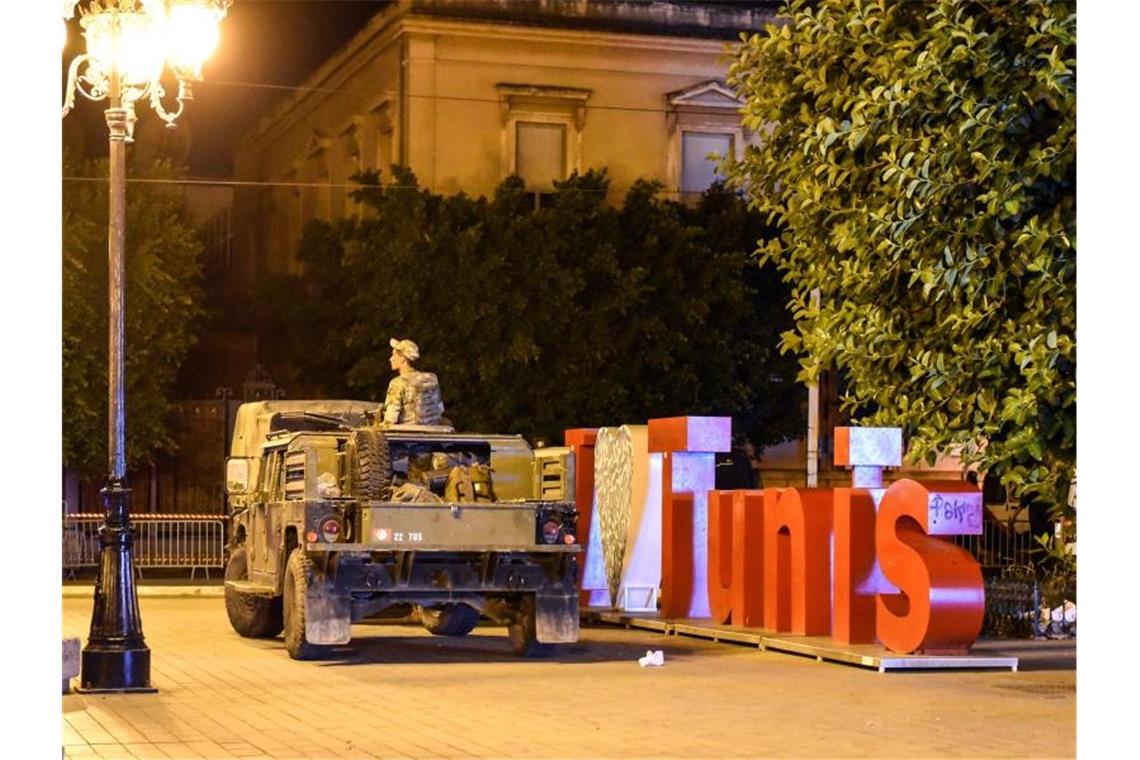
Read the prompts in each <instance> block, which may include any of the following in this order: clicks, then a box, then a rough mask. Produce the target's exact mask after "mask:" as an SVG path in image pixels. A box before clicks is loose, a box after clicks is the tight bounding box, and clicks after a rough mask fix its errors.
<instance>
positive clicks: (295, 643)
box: [283, 549, 328, 660]
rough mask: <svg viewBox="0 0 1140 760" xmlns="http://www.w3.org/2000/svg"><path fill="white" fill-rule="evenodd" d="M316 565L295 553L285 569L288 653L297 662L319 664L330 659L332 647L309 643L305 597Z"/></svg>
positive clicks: (298, 552) (297, 551)
mask: <svg viewBox="0 0 1140 760" xmlns="http://www.w3.org/2000/svg"><path fill="white" fill-rule="evenodd" d="M312 571H313V563H312V561H311V560H309V558H308V557H306V556H305V553H304V552H303V551H302V550H301V549H294V550H293V553H292V554H290V555H289V562H288V564H287V565H286V567H285V594H284V596H285V598H284V605H283V606H284V610H285V616H284V617H285V649H286V651H288V652H289V656H290V657H292V658H293V659H294V660H316V659H320V658H321V657H322V656H325V655H327V653H328V647H325V646H318V645H317V644H310V643H309V642H308V641H307V640H306V639H305V597H306V595H307V594H308V590H309V577H310V575H311V573H312Z"/></svg>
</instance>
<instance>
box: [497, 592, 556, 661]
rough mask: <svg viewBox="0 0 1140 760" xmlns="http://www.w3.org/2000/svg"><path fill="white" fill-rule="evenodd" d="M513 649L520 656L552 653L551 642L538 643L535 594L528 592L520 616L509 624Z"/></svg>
mask: <svg viewBox="0 0 1140 760" xmlns="http://www.w3.org/2000/svg"><path fill="white" fill-rule="evenodd" d="M507 638H508V639H510V642H511V651H512V652H514V654H515V655H517V656H518V657H535V656H540V655H545V654H549V653H550V645H549V644H540V643H538V636H537V634H536V633H535V611H534V594H527V595H526V596H524V597H523V598H522V603H521V604H520V605H519V611H518V617H516V618H515V620H514V622H512V623H511V624H510V625H508V626H507Z"/></svg>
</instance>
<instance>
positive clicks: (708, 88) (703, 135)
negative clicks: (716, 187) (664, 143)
mask: <svg viewBox="0 0 1140 760" xmlns="http://www.w3.org/2000/svg"><path fill="white" fill-rule="evenodd" d="M665 102H666V106H667V107H666V127H667V129H668V131H669V141H670V145H671V149H670V151H669V169H668V171H669V176H670V177H671V178H672V179H671V181H672V183H673V189H674V192H675V193H676V194H677V196H678V197H679V198H680V200H682V201H685V202H689V203H691V202H693V201H694V200H696V198H697V196H699V195H700V193H703V192H704V191H705V190H707V189H708V187H709V185H711V184H713V183H714V182H715V181H717V180H718V179H721V174H720V172H719V171H718V170H717V161H714V160H710V159H709V156H710V155H711V154H716V155H717V156H718V160H719V159H724V158H728V159H730V160H737V161H739V160H740V158H741V156H742V154H743V147H744V144H745V143H746V142H749V143H751V142H752V141H753V136H752V135H751V134H750V133H748V132H746V131H745V130H744V128H743V126H742V125H741V123H740V107H741V105H742V102H741V100H740V99H739V98H738V97H737V96H736V93H734V92H733V91H732V90H730V89H728V87H726V86H725V85H724V83H722V82H719V81H717V80H710V81H707V82H701V83H700V84H696V85H693V86H691V87H686V88H685V89H683V90H677V91H676V92H670V93H667V94H666V95H665Z"/></svg>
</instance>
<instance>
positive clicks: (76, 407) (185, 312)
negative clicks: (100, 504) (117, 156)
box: [63, 159, 202, 477]
mask: <svg viewBox="0 0 1140 760" xmlns="http://www.w3.org/2000/svg"><path fill="white" fill-rule="evenodd" d="M64 163H65V168H64V173H65V175H70V176H83V177H106V176H107V162H106V161H89V162H77V161H72V160H71V159H65V162H64ZM133 174H134V175H135V176H143V177H146V178H150V179H170V178H172V177H173V176H175V175H174V172H173V171H172V170H171V169H170V167H169V166H166V165H161V164H160V165H156V166H154V167H153V168H152V169H150V170H147V171H143V172H141V173H140V172H139V171H137V170H136V171H134V172H133ZM156 188H162V185H151V184H146V185H135V184H131V185H129V186H128V187H127V208H126V231H127V251H126V273H125V276H126V292H125V296H124V297H125V301H126V358H125V361H126V367H125V372H126V378H125V380H126V409H127V415H126V418H127V429H126V443H127V466H128V468H129V467H131V466H132V465H134V464H136V463H138V462H140V461H145V460H148V459H149V458H150V457H151V456H152V455H153V453H154V451H155V450H157V449H163V448H169V447H170V445H171V444H170V439H169V436H168V434H167V412H168V409H169V398H170V392H171V389H172V387H173V385H174V380H175V377H176V375H177V373H178V369H179V366H180V365H181V363H182V360H183V359H184V358H185V356H186V353H187V351H188V350H189V349H190V346H191V345H193V343H194V342H195V339H196V336H195V332H194V325H195V320H196V319H197V318H198V317H200V316H201V315H202V307H201V300H202V295H201V290H200V287H199V279H200V265H199V261H198V257H199V254H200V252H201V250H202V245H201V242H200V241H199V240H198V237H197V233H196V232H195V230H194V227H193V223H192V221H191V219H190V214H189V211H188V210H187V208H186V206H185V204H184V202H183V201H182V199H181V198H180V197H179V196H178V195H177V194H175V193H172V192H171V191H169V190H167V189H156ZM107 213H108V212H107V183H106V182H87V181H69V182H65V183H64V186H63V421H64V422H63V463H64V465H66V466H67V467H70V468H72V469H74V470H76V471H78V472H80V473H82V474H83V475H85V476H89V477H96V476H99V475H106V474H107V300H108V299H107Z"/></svg>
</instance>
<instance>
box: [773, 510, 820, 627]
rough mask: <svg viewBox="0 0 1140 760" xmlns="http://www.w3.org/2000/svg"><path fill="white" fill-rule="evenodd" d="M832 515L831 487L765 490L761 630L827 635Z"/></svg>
mask: <svg viewBox="0 0 1140 760" xmlns="http://www.w3.org/2000/svg"><path fill="white" fill-rule="evenodd" d="M773 501H774V502H775V503H774V504H773ZM831 517H832V501H831V490H830V489H807V488H788V489H784V490H783V491H782V492H780V491H779V490H778V489H764V627H765V628H769V629H771V630H774V631H778V632H781V633H793V634H799V635H804V636H818V635H823V636H826V635H828V634H830V633H831V561H830V553H831Z"/></svg>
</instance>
